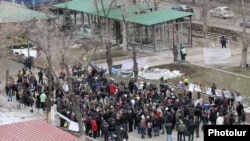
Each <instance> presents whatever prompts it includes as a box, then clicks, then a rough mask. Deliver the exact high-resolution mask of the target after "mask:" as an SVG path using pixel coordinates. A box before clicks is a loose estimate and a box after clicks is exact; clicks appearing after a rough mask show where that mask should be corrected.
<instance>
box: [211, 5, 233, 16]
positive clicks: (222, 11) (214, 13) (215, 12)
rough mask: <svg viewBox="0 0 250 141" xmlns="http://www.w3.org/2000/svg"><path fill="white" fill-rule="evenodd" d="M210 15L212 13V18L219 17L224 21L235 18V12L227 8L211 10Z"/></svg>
mask: <svg viewBox="0 0 250 141" xmlns="http://www.w3.org/2000/svg"><path fill="white" fill-rule="evenodd" d="M209 13H210V16H214V17H219V18H223V19H226V18H233V16H234V13H233V11H232V10H231V9H230V8H228V7H226V6H223V7H216V8H214V9H212V10H210V12H209Z"/></svg>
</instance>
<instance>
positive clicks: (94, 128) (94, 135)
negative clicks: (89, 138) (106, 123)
mask: <svg viewBox="0 0 250 141" xmlns="http://www.w3.org/2000/svg"><path fill="white" fill-rule="evenodd" d="M91 130H92V132H93V138H96V137H97V130H98V127H97V123H96V119H95V118H93V119H92V120H91Z"/></svg>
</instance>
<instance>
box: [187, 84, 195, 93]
mask: <svg viewBox="0 0 250 141" xmlns="http://www.w3.org/2000/svg"><path fill="white" fill-rule="evenodd" d="M188 91H190V92H193V91H194V84H193V83H189V87H188Z"/></svg>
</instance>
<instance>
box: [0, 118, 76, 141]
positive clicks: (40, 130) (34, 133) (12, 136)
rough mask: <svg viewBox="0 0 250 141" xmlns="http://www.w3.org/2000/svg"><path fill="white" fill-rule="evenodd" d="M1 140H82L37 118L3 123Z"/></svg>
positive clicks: (0, 128)
mask: <svg viewBox="0 0 250 141" xmlns="http://www.w3.org/2000/svg"><path fill="white" fill-rule="evenodd" d="M0 141H81V139H80V138H78V137H75V136H74V135H71V134H70V133H68V132H65V131H63V130H61V129H59V128H57V127H55V126H53V125H50V124H49V123H47V122H45V121H43V120H41V119H36V120H30V121H23V122H17V123H12V124H6V125H1V126H0Z"/></svg>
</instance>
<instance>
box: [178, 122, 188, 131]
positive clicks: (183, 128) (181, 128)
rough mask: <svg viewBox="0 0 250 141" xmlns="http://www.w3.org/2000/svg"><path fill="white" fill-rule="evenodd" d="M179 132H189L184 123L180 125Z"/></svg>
mask: <svg viewBox="0 0 250 141" xmlns="http://www.w3.org/2000/svg"><path fill="white" fill-rule="evenodd" d="M177 131H178V132H183V133H185V132H186V131H187V126H186V125H185V124H184V123H180V124H179V126H178V129H177Z"/></svg>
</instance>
